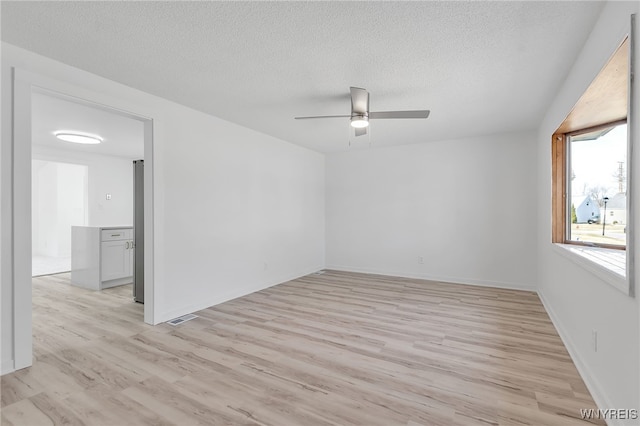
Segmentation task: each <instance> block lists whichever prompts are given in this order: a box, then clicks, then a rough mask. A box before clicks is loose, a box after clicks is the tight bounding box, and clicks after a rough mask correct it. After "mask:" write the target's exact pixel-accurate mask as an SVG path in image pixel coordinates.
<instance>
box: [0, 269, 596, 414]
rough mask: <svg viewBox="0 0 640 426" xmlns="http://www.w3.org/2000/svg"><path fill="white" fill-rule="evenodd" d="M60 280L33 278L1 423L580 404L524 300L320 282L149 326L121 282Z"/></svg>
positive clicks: (535, 304)
mask: <svg viewBox="0 0 640 426" xmlns="http://www.w3.org/2000/svg"><path fill="white" fill-rule="evenodd" d="M68 281H69V275H68V274H61V275H57V276H51V277H40V278H35V279H34V281H33V284H34V285H33V294H34V297H33V303H34V315H33V324H34V352H35V358H36V359H35V362H34V365H33V367H31V368H29V369H25V370H21V371H18V372H16V373H13V374H11V375H7V376H4V377H2V379H1V381H2V387H1V390H2V395H1V401H2V415H1V418H2V424H3V425H12V424H13V425H28V426H31V425H34V426H35V425H50V424H56V425H63V424H64V425H80V424H86V425H118V426H120V425H138V424H142V425H169V424H175V425H196V424H206V425H245V424H246V425H249V424H256V425H275V426H286V425H304V426H306V425H367V426H369V425H384V426H390V425H411V426H418V425H429V426H432V425H436V426H437V425H443V426H452V425H483V426H487V425H536V426H539V425H546V426H552V425H584V424H585V422H583V421H581V420H580V419H579V417H580V414H579V410H580V409H581V408H595V405H594V403H593V401H592V399H591V397H590V395H589V392H588V391H587V389H586V387H585V385H584V383H583V381H582V380H581V379H580V377H579V375H578V373H577V371H576V369H575V367H574V365H573V363H572V362H571V359H570V358H569V355H568V354H567V351H566V350H565V348H564V346H563V345H562V342H561V340H560V338H559V337H558V334H557V333H556V331H555V329H554V328H553V326H552V324H551V322H550V320H549V318H548V316H547V314H546V313H545V311H544V308H543V307H542V305H541V303H540V301H539V300H538V297H537V295H536V294H535V293H531V292H520V291H512V290H501V289H494V288H482V287H471V286H463V285H453V284H442V283H434V282H429V281H419V280H410V279H400V278H388V277H380V276H373V275H363V274H350V273H338V272H327V273H325V274H323V275H311V276H307V277H303V278H300V279H297V280H294V281H291V282H288V283H285V284H281V285H278V286H275V287H272V288H270V289H267V290H264V291H260V292H258V293H254V294H251V295H249V296H245V297H242V298H239V299H236V300H233V301H230V302H227V303H224V304H222V305H219V306H216V307H214V308H209V309H205V310H203V311H200V312H197V314H198V315H199V316H200V318H198V319H195V320H192V321H189V322H186V323H184V324H182V325H180V326H177V327H171V326H169V325H167V324H162V325H159V326H156V327H152V326H148V325H145V324H143V323H142V306H141V305H139V304H135V303H133V302H132V301H131V287H130V286H124V287H118V288H113V289H109V290H106V291H103V292H92V291H86V290H82V289H78V288H75V287H71V286H70V285H69V284H68ZM599 424H604V423H599Z"/></svg>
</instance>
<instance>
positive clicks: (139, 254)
mask: <svg viewBox="0 0 640 426" xmlns="http://www.w3.org/2000/svg"><path fill="white" fill-rule="evenodd" d="M133 300H135V301H136V302H139V303H144V160H137V161H134V162H133Z"/></svg>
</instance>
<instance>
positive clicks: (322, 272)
mask: <svg viewBox="0 0 640 426" xmlns="http://www.w3.org/2000/svg"><path fill="white" fill-rule="evenodd" d="M322 274H324V269H323V270H321V271H317V272H314V273H313V275H322Z"/></svg>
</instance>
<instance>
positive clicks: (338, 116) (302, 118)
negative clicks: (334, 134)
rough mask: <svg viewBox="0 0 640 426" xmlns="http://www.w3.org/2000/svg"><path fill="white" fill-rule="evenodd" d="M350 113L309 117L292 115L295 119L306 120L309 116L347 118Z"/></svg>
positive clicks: (316, 116) (315, 116)
mask: <svg viewBox="0 0 640 426" xmlns="http://www.w3.org/2000/svg"><path fill="white" fill-rule="evenodd" d="M349 117H351V116H350V115H314V116H310V117H293V118H295V119H296V120H307V119H310V118H349Z"/></svg>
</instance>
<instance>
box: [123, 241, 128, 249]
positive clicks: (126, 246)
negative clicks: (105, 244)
mask: <svg viewBox="0 0 640 426" xmlns="http://www.w3.org/2000/svg"><path fill="white" fill-rule="evenodd" d="M124 249H125V250H129V241H127V242H125V243H124Z"/></svg>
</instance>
